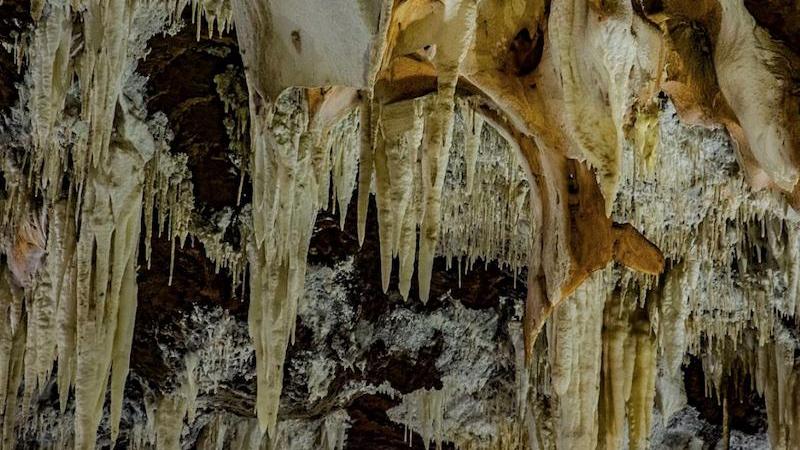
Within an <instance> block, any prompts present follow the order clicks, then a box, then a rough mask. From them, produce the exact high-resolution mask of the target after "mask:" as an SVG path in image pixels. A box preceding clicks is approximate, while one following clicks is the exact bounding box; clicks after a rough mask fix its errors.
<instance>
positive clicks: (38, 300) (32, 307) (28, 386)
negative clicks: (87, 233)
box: [23, 203, 73, 411]
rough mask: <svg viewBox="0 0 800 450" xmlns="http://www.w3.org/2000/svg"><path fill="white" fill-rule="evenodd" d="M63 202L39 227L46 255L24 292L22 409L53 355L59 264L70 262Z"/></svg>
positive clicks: (40, 384)
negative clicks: (25, 325)
mask: <svg viewBox="0 0 800 450" xmlns="http://www.w3.org/2000/svg"><path fill="white" fill-rule="evenodd" d="M64 206H65V205H64V204H63V203H61V204H58V205H55V206H54V207H53V209H52V212H51V215H50V219H49V220H48V221H47V222H48V223H47V230H39V231H38V232H37V233H36V234H39V235H40V238H38V239H41V243H40V244H39V245H41V246H42V248H43V249H45V250H46V254H47V257H46V259H45V261H44V264H43V267H42V268H40V270H39V271H38V272H37V276H36V277H35V278H34V279H33V284H32V286H30V289H29V291H28V295H27V296H26V297H27V299H26V311H27V314H28V337H27V339H26V344H27V345H26V350H25V390H24V394H23V411H28V410H29V406H30V401H31V398H32V397H33V396H34V395H36V394H38V393H39V390H40V389H41V388H43V387H44V386H45V385H46V383H47V381H48V380H49V379H50V372H51V371H52V368H53V362H54V361H55V359H56V350H57V344H56V342H57V340H58V336H57V332H58V330H59V329H58V327H57V326H58V310H59V301H60V299H61V295H60V287H61V286H62V285H63V283H62V276H63V274H64V272H63V269H62V268H64V267H67V266H68V265H69V261H68V260H66V259H65V257H66V256H67V255H65V253H67V251H68V249H67V248H65V246H64V244H67V242H68V241H69V237H67V236H65V235H64V233H67V232H70V231H73V229H72V227H71V226H70V225H71V224H69V225H68V224H67V223H65V221H66V220H70V219H72V217H67V216H66V214H65V208H64ZM37 228H38V227H37ZM45 233H46V234H45ZM45 235H46V238H45ZM38 239H37V240H38ZM45 239H46V241H47V242H46V244H45V242H44V241H45ZM67 245H68V244H67ZM67 370H68V369H67Z"/></svg>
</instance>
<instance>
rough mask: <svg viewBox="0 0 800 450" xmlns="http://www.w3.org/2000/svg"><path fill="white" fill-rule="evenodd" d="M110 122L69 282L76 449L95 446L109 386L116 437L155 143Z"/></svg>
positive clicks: (129, 125) (132, 123)
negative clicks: (112, 134) (112, 135)
mask: <svg viewBox="0 0 800 450" xmlns="http://www.w3.org/2000/svg"><path fill="white" fill-rule="evenodd" d="M124 108H125V106H124V105H123V109H124ZM117 119H118V120H117V139H116V140H115V141H114V142H113V144H112V145H111V147H110V149H109V151H108V158H107V164H105V165H101V166H98V167H94V168H92V169H91V170H90V171H89V174H88V178H87V180H86V185H85V189H84V199H83V204H82V206H81V212H80V232H79V238H78V244H77V250H76V257H77V268H76V280H75V281H76V286H77V308H76V319H77V320H76V328H77V342H76V353H77V359H76V375H75V446H76V448H78V449H91V448H94V445H95V439H96V435H97V427H98V425H99V424H100V419H101V418H102V414H103V403H104V401H105V394H106V386H107V385H108V384H109V383H110V388H111V389H110V391H111V406H110V408H111V409H110V420H109V422H110V427H111V436H112V440H113V439H115V438H116V435H117V431H118V424H119V419H120V415H121V409H122V393H123V390H124V387H125V379H126V377H127V374H128V365H129V357H130V349H131V342H132V339H133V324H134V318H135V314H136V295H137V287H136V265H137V254H138V246H139V234H140V229H141V221H142V194H143V187H144V179H145V167H144V166H145V163H146V162H147V161H148V160H149V159H150V158H151V157H152V155H153V153H154V151H155V144H154V142H153V138H152V136H151V135H150V134H149V132H148V130H147V126H146V125H145V124H144V123H143V122H142V121H140V120H139V119H137V118H135V117H134V116H133V115H132V114H128V113H127V112H126V113H125V114H123V115H122V116H118V117H117ZM109 378H110V379H109Z"/></svg>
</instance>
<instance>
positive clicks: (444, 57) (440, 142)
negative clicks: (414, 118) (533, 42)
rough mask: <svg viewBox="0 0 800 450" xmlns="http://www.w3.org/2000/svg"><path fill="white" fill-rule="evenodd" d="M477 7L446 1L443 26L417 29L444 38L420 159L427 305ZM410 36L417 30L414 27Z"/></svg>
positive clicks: (466, 0)
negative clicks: (458, 95) (458, 92)
mask: <svg viewBox="0 0 800 450" xmlns="http://www.w3.org/2000/svg"><path fill="white" fill-rule="evenodd" d="M477 3H478V2H477V0H461V1H452V2H445V3H444V4H443V6H442V8H443V12H442V13H441V16H438V15H436V16H435V17H436V19H438V20H440V21H441V22H440V23H438V24H437V23H427V22H428V21H424V20H423V21H420V22H421V23H419V24H418V27H421V26H432V27H435V26H439V27H440V28H438V30H440V35H438V36H436V37H435V41H434V42H433V43H435V45H436V53H435V55H434V57H433V60H432V62H433V65H434V67H435V68H436V72H437V78H436V81H437V92H436V94H435V95H434V97H433V98H432V99H431V101H430V102H429V103H428V110H427V111H426V119H425V134H424V137H423V141H422V142H423V143H422V154H421V156H420V161H421V175H422V205H423V209H422V221H421V224H420V242H419V257H418V265H419V267H418V270H417V279H418V281H419V298H420V300H422V301H423V302H426V301H427V300H428V295H429V293H430V285H431V273H432V271H433V257H434V256H435V252H436V246H437V244H438V240H439V228H440V221H441V206H442V187H443V186H444V178H445V174H446V173H447V162H448V158H449V157H450V146H451V143H452V142H451V141H452V136H453V118H454V115H455V111H454V108H455V89H456V82H457V81H458V71H459V68H460V66H461V63H462V62H463V61H464V57H465V56H466V53H467V50H468V49H469V46H470V45H471V44H472V39H473V33H474V32H475V26H476V22H475V21H476V16H477ZM418 27H417V28H418ZM406 32H413V30H410V27H409V30H407V31H406ZM426 44H430V43H426Z"/></svg>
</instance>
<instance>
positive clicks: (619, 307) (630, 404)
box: [598, 294, 657, 450]
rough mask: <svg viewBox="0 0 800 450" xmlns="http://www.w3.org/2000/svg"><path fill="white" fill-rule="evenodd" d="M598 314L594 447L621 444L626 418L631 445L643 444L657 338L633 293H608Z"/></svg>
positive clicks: (652, 389) (651, 399) (649, 417)
mask: <svg viewBox="0 0 800 450" xmlns="http://www.w3.org/2000/svg"><path fill="white" fill-rule="evenodd" d="M603 317H604V319H603V337H602V342H603V369H602V375H601V383H600V408H599V415H598V425H599V435H598V447H599V448H601V449H608V450H613V449H618V448H622V447H621V446H622V442H623V438H624V435H625V430H624V429H623V428H624V426H625V424H626V423H627V425H628V428H627V436H628V445H629V446H630V448H632V449H646V448H648V445H649V441H648V439H649V436H650V425H651V420H652V410H653V402H654V400H655V382H656V374H657V365H656V350H657V348H656V339H655V336H654V335H653V333H652V332H651V330H650V321H649V320H648V318H647V316H646V314H645V313H644V311H643V310H642V309H639V308H638V307H637V305H636V299H635V298H632V297H630V296H625V295H617V294H615V295H613V296H611V297H609V299H608V300H607V301H606V307H605V311H604V313H603Z"/></svg>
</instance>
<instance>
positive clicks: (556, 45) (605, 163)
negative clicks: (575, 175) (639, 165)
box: [548, 0, 657, 215]
mask: <svg viewBox="0 0 800 450" xmlns="http://www.w3.org/2000/svg"><path fill="white" fill-rule="evenodd" d="M604 7H605V6H600V5H598V4H596V3H594V4H593V3H592V2H589V1H586V0H559V1H555V2H553V5H552V6H551V12H550V18H549V21H548V33H549V36H550V42H551V43H552V49H553V56H554V58H553V59H554V62H555V67H556V70H557V72H558V73H559V74H560V79H561V87H562V89H563V101H564V113H565V114H564V116H565V119H566V123H567V129H568V134H569V136H570V137H571V138H572V140H573V141H574V143H575V144H576V145H577V146H578V148H579V149H580V150H581V152H582V154H583V156H584V157H585V158H586V159H587V160H588V161H589V163H590V164H591V165H592V166H594V167H595V168H596V169H597V178H598V184H599V185H600V189H601V191H602V193H603V197H604V198H605V201H606V214H607V215H610V214H611V211H612V207H613V204H614V200H615V198H616V194H617V189H618V188H619V177H620V164H621V157H620V153H621V151H622V148H623V146H624V144H625V134H624V132H623V125H624V121H625V115H626V114H627V112H628V110H629V109H630V107H631V106H632V103H633V89H634V87H635V86H632V85H631V84H632V79H633V78H634V76H633V73H634V68H637V67H638V65H641V64H645V63H646V62H645V61H641V60H637V56H638V54H642V53H643V52H642V51H641V50H639V49H638V47H639V46H640V45H642V44H641V43H640V42H639V40H637V36H636V35H635V34H634V32H633V27H632V22H633V21H634V20H638V19H637V18H636V17H635V15H634V12H633V9H632V6H631V4H630V2H616V3H614V4H613V5H609V6H608V9H609V10H610V11H598V9H602V8H604ZM606 15H608V16H606ZM645 54H646V53H645ZM651 54H652V55H655V54H657V49H654V52H653V53H651Z"/></svg>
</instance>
